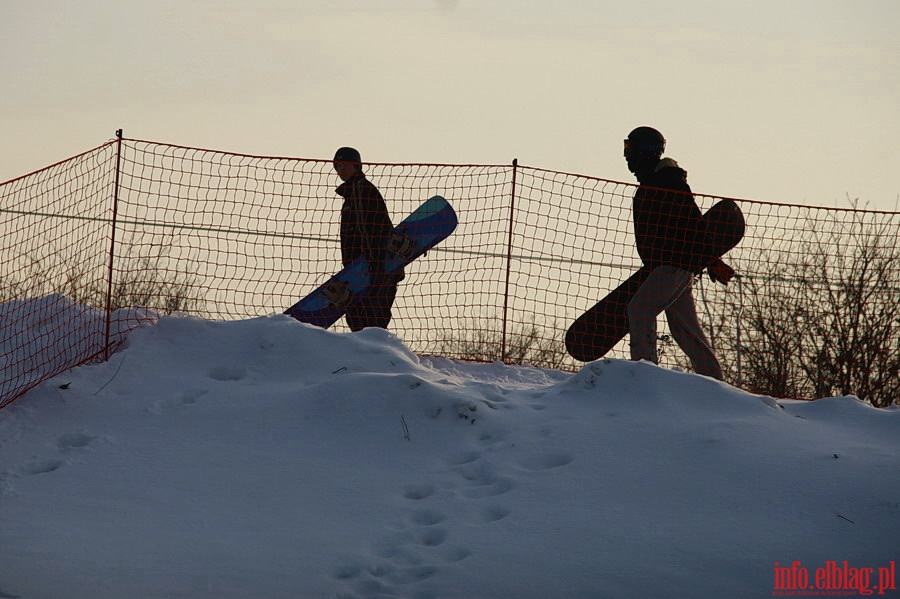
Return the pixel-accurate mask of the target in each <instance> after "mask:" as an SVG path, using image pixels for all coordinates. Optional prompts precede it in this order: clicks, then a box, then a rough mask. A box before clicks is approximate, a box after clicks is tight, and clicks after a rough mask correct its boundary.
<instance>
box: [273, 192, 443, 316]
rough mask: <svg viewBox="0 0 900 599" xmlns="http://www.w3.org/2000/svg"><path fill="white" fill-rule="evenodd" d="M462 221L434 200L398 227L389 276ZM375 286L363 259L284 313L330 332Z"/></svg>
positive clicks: (388, 261) (388, 260)
mask: <svg viewBox="0 0 900 599" xmlns="http://www.w3.org/2000/svg"><path fill="white" fill-rule="evenodd" d="M457 224H458V220H457V217H456V212H455V211H454V210H453V206H451V205H450V203H449V202H447V200H445V199H444V198H443V197H441V196H439V195H438V196H434V197H432V198H431V199H429V200H427V201H426V202H425V203H424V204H422V205H421V206H419V207H418V208H417V209H416V210H415V212H413V213H412V214H410V215H409V216H408V217H406V219H404V220H403V222H401V223H400V224H399V225H397V226H396V227H394V230H393V232H392V233H391V239H390V241H389V243H388V250H387V251H388V256H387V258H386V259H385V264H384V268H385V272H388V273H390V272H395V271H397V270H399V269H400V268H402V267H404V266H406V265H407V264H409V263H410V262H412V261H413V260H415V259H416V258H418V257H419V256H421V255H422V254H424V253H425V252H426V251H428V250H429V249H431V248H433V247H434V246H436V245H437V244H438V243H440V242H441V241H443V240H444V239H446V238H447V237H449V236H450V234H451V233H453V231H454V229H456V225H457ZM370 284H371V277H370V276H369V266H368V263H367V261H366V259H365V257H360V258H357V259H356V260H354V261H353V262H351V263H350V264H348V265H347V266H345V267H344V268H343V269H341V271H340V272H338V273H337V274H336V275H334V276H333V277H331V278H330V279H328V280H327V281H325V282H324V283H322V284H321V285H319V287H317V288H316V289H315V290H314V291H313V292H312V293H310V294H309V295H307V296H306V297H304V298H303V299H302V300H300V301H299V302H297V303H296V304H294V305H293V306H291V307H290V308H288V309H287V310H285V311H284V313H285V314H287V315H289V316H292V317H294V318H296V319H297V320H299V321H300V322H306V323H309V324H313V325H316V326H319V327H322V328H325V329H327V328H328V327H330V326H331V325H333V324H334V323H335V322H337V320H338V319H339V318H340V317H341V316H343V315H344V313H345V312H346V311H347V306H350V305H352V304H353V302H354V301H356V299H357V298H358V297H360V296H363V295H365V294H366V292H367V291H368V290H369V286H370Z"/></svg>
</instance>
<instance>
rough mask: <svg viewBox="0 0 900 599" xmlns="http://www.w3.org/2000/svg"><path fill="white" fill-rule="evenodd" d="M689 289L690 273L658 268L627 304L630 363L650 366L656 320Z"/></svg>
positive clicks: (654, 343) (670, 267)
mask: <svg viewBox="0 0 900 599" xmlns="http://www.w3.org/2000/svg"><path fill="white" fill-rule="evenodd" d="M690 285H691V273H689V272H688V271H686V270H683V269H680V268H677V267H674V266H658V267H656V268H654V269H653V271H652V272H651V273H650V275H649V276H648V277H647V280H645V281H644V283H643V284H642V285H641V286H640V288H638V290H637V292H636V293H635V294H634V296H633V297H632V298H631V301H630V302H629V303H628V327H629V331H630V339H629V340H630V343H631V359H632V360H647V361H649V362H653V363H654V364H655V363H656V362H657V360H658V359H659V356H658V355H657V352H656V318H657V316H659V314H660V313H661V312H662V311H664V310H665V309H666V308H667V307H668V306H669V305H671V304H672V302H674V301H675V300H677V299H678V296H680V295H681V294H682V293H683V292H684V291H685V289H689V288H690Z"/></svg>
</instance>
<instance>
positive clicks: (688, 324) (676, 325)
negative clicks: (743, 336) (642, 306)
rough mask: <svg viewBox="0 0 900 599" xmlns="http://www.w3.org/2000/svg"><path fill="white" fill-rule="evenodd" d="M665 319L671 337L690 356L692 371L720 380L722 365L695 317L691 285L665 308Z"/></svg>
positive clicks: (695, 309)
mask: <svg viewBox="0 0 900 599" xmlns="http://www.w3.org/2000/svg"><path fill="white" fill-rule="evenodd" d="M666 319H667V320H668V321H669V330H670V331H671V332H672V337H673V338H674V339H675V342H676V343H678V346H679V347H680V348H681V349H682V350H683V351H684V353H686V354H687V356H688V358H690V360H691V364H692V365H693V367H694V372H696V373H697V374H703V375H706V376H711V377H713V378H714V379H719V380H722V367H721V366H720V365H719V360H717V359H716V356H715V354H713V351H712V347H710V345H709V340H708V339H707V338H706V335H705V334H704V333H703V329H702V328H701V326H700V320H699V319H698V318H697V308H696V306H695V304H694V294H693V292H692V290H691V285H688V287H687V289H685V290H684V293H682V294H681V295H680V296H679V297H678V299H676V300H675V301H674V302H673V303H672V304H671V305H670V306H669V307H668V308H666Z"/></svg>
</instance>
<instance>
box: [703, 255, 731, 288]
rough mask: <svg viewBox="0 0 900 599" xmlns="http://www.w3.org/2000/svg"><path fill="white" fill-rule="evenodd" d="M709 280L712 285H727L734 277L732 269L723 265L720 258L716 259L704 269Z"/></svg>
mask: <svg viewBox="0 0 900 599" xmlns="http://www.w3.org/2000/svg"><path fill="white" fill-rule="evenodd" d="M706 270H707V272H708V273H709V278H710V280H711V281H712V282H713V283H721V284H722V285H727V284H728V281H730V280H731V278H732V277H733V276H734V269H733V268H731V267H730V266H728V265H727V264H725V263H724V262H723V261H722V259H721V258H716V259H715V260H713V261H712V262H710V263H709V266H707V267H706Z"/></svg>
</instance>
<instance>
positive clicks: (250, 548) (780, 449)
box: [0, 316, 900, 599]
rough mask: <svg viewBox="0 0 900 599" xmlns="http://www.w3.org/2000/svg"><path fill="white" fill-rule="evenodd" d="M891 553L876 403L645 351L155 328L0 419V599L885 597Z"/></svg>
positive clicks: (891, 425) (267, 325) (303, 328)
mask: <svg viewBox="0 0 900 599" xmlns="http://www.w3.org/2000/svg"><path fill="white" fill-rule="evenodd" d="M898 550H900V410H898V409H897V408H891V409H884V410H877V409H875V408H872V407H871V406H869V405H867V404H864V403H862V402H860V401H859V400H857V399H856V398H853V397H836V398H825V399H820V400H817V401H814V402H800V401H788V400H775V399H772V398H769V397H762V396H757V395H751V394H748V393H746V392H743V391H741V390H739V389H736V388H734V387H731V386H729V385H727V384H724V383H720V382H718V381H714V380H711V379H708V378H705V377H700V376H696V375H692V374H689V373H683V372H676V371H671V370H666V369H663V368H659V367H657V366H654V365H652V364H648V363H634V362H627V361H617V360H608V361H607V360H601V361H597V362H594V363H590V364H587V365H586V366H585V367H584V368H583V369H582V370H581V371H580V372H578V373H574V374H573V373H564V372H559V371H552V370H542V369H537V368H532V367H527V366H506V365H503V364H499V363H495V364H474V363H465V362H457V361H452V360H448V359H443V358H437V357H420V356H416V355H414V354H413V353H412V352H410V351H409V349H408V348H407V347H406V346H404V344H403V342H402V340H400V339H398V338H397V337H396V336H394V335H393V334H392V333H390V332H387V331H383V330H379V329H367V330H364V331H361V332H359V333H333V332H330V331H324V330H321V329H317V328H315V327H311V326H308V325H303V324H300V323H298V322H296V321H293V320H292V319H290V318H288V317H285V316H269V317H262V318H255V319H251V320H246V321H238V322H209V321H203V320H199V319H196V318H192V317H186V316H173V317H165V318H162V319H160V320H159V322H158V323H157V324H156V325H155V326H151V327H147V328H143V329H140V330H137V331H135V332H133V333H132V334H131V336H130V337H129V338H128V340H127V341H126V343H125V346H124V348H123V349H122V350H121V351H119V352H118V353H116V354H114V355H113V356H112V358H111V359H110V360H109V361H108V362H105V363H102V364H94V365H89V366H82V367H79V368H76V369H73V370H71V371H69V372H67V373H65V374H64V375H61V376H58V377H55V378H53V379H51V380H49V381H47V382H45V383H43V384H42V385H41V386H39V387H38V388H36V389H35V390H33V391H31V392H29V393H28V394H26V395H25V396H23V397H22V398H20V399H18V400H17V401H16V402H14V403H13V404H12V405H10V406H9V407H7V408H5V409H3V410H0V597H2V598H7V599H8V598H11V597H18V598H21V599H54V598H65V599H106V598H109V599H122V598H192V599H193V598H210V599H212V598H216V599H223V598H246V597H265V598H267V599H276V598H282V597H283V598H292V599H294V598H316V597H325V598H364V597H365V598H373V597H409V598H414V599H428V598H434V599H437V598H456V599H462V598H498V599H505V598H516V599H520V598H526V599H527V598H551V597H552V598H556V597H559V598H584V599H587V598H605V597H616V598H621V597H692V598H707V597H708V598H721V597H726V596H727V597H766V596H773V595H777V594H778V593H782V594H800V593H801V592H802V593H805V594H807V596H808V595H809V594H820V595H825V594H826V593H828V592H830V591H826V590H822V589H818V590H815V591H810V590H806V591H797V590H787V591H785V590H780V591H779V590H777V588H776V585H777V584H778V576H777V574H778V572H779V570H776V568H787V567H793V569H794V571H795V572H796V571H800V570H801V569H803V570H804V571H807V572H808V573H809V581H810V585H814V584H815V582H816V580H815V574H816V572H817V571H819V570H822V569H826V568H832V565H834V567H836V568H841V567H849V568H857V569H858V572H863V569H871V573H872V576H871V577H870V578H867V579H865V580H866V581H867V582H865V584H866V585H868V586H867V587H866V588H867V589H868V590H871V591H872V592H874V594H875V596H898V595H897V593H898V591H897V590H896V579H895V578H894V579H891V578H890V576H889V574H891V573H894V572H895V571H896V561H897V559H898V552H900V551H898ZM844 562H846V564H845V563H844ZM776 564H777V565H776ZM823 571H824V570H823ZM829 571H830V570H829ZM866 571H867V570H866ZM781 572H782V573H784V572H785V571H784V570H782V571H781ZM832 578H834V577H832ZM782 580H784V577H782ZM892 580H893V581H894V582H891V581H892ZM879 582H881V587H879V586H878V584H879ZM829 584H830V583H829ZM892 584H893V587H894V588H891V585H892ZM842 585H843V586H844V587H847V586H848V585H849V586H850V587H851V591H846V589H844V590H845V592H848V593H849V594H850V595H855V594H857V592H859V594H866V593H865V592H864V590H861V589H862V587H863V586H864V579H863V577H861V576H857V577H854V578H853V579H852V584H851V581H848V580H847V577H845V580H844V582H843V583H842ZM832 586H834V585H832ZM783 588H784V585H783V584H782V589H783ZM853 588H855V589H856V590H852V589H853ZM879 591H884V595H879ZM781 596H784V595H781Z"/></svg>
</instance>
